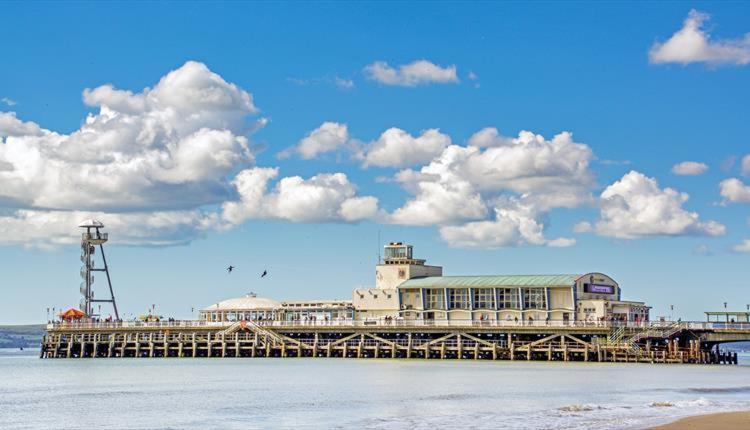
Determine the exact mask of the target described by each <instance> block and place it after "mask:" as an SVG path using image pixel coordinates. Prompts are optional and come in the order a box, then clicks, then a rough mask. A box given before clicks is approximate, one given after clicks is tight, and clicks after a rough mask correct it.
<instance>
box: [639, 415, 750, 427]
mask: <svg viewBox="0 0 750 430" xmlns="http://www.w3.org/2000/svg"><path fill="white" fill-rule="evenodd" d="M712 429H722V430H746V429H750V411H745V412H725V413H719V414H708V415H696V416H692V417H687V418H682V419H679V420H677V421H675V422H672V423H669V424H664V425H660V426H657V427H652V428H651V430H712Z"/></svg>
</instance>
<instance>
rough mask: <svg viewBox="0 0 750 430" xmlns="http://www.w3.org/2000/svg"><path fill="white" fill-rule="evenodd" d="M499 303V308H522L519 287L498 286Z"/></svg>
mask: <svg viewBox="0 0 750 430" xmlns="http://www.w3.org/2000/svg"><path fill="white" fill-rule="evenodd" d="M497 305H498V308H499V309H520V308H521V302H520V300H519V299H518V288H498V289H497Z"/></svg>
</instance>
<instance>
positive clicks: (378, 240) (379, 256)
mask: <svg viewBox="0 0 750 430" xmlns="http://www.w3.org/2000/svg"><path fill="white" fill-rule="evenodd" d="M378 264H380V229H378Z"/></svg>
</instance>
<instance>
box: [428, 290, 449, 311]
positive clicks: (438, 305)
mask: <svg viewBox="0 0 750 430" xmlns="http://www.w3.org/2000/svg"><path fill="white" fill-rule="evenodd" d="M424 301H425V305H426V306H427V309H445V296H444V290H442V289H438V288H434V289H427V290H424Z"/></svg>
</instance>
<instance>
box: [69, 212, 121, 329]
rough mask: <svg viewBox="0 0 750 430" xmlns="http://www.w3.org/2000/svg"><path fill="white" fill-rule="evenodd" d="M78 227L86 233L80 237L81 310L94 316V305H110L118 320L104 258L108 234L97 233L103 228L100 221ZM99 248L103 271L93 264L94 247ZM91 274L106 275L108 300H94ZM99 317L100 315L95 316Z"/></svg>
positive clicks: (83, 223)
mask: <svg viewBox="0 0 750 430" xmlns="http://www.w3.org/2000/svg"><path fill="white" fill-rule="evenodd" d="M78 227H81V228H85V229H86V232H85V233H83V234H82V235H81V262H83V264H84V265H83V267H81V277H82V278H83V282H81V294H82V295H83V300H81V310H82V311H83V312H85V313H86V316H88V317H92V316H94V313H93V312H94V309H93V304H94V303H112V307H113V308H114V311H115V318H116V319H118V320H119V319H120V314H119V313H118V312H117V303H115V293H114V290H112V279H111V278H110V276H109V266H107V257H105V256H104V243H106V242H107V240H108V238H109V237H108V236H109V235H108V234H107V233H103V232H101V231H99V229H101V228H104V224H102V223H101V221H97V220H95V219H87V220H86V221H84V222H82V223H80V224H78ZM97 245H98V246H99V251H100V252H101V254H102V262H103V263H104V268H103V269H97V268H96V267H95V266H96V265H95V262H94V257H93V256H94V254H95V252H96V246H97ZM93 272H104V273H105V274H106V275H107V284H109V295H110V298H109V299H94V290H93V285H94V275H93ZM99 309H100V310H99V312H100V313H101V305H100V306H99ZM97 316H100V317H101V315H97Z"/></svg>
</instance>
